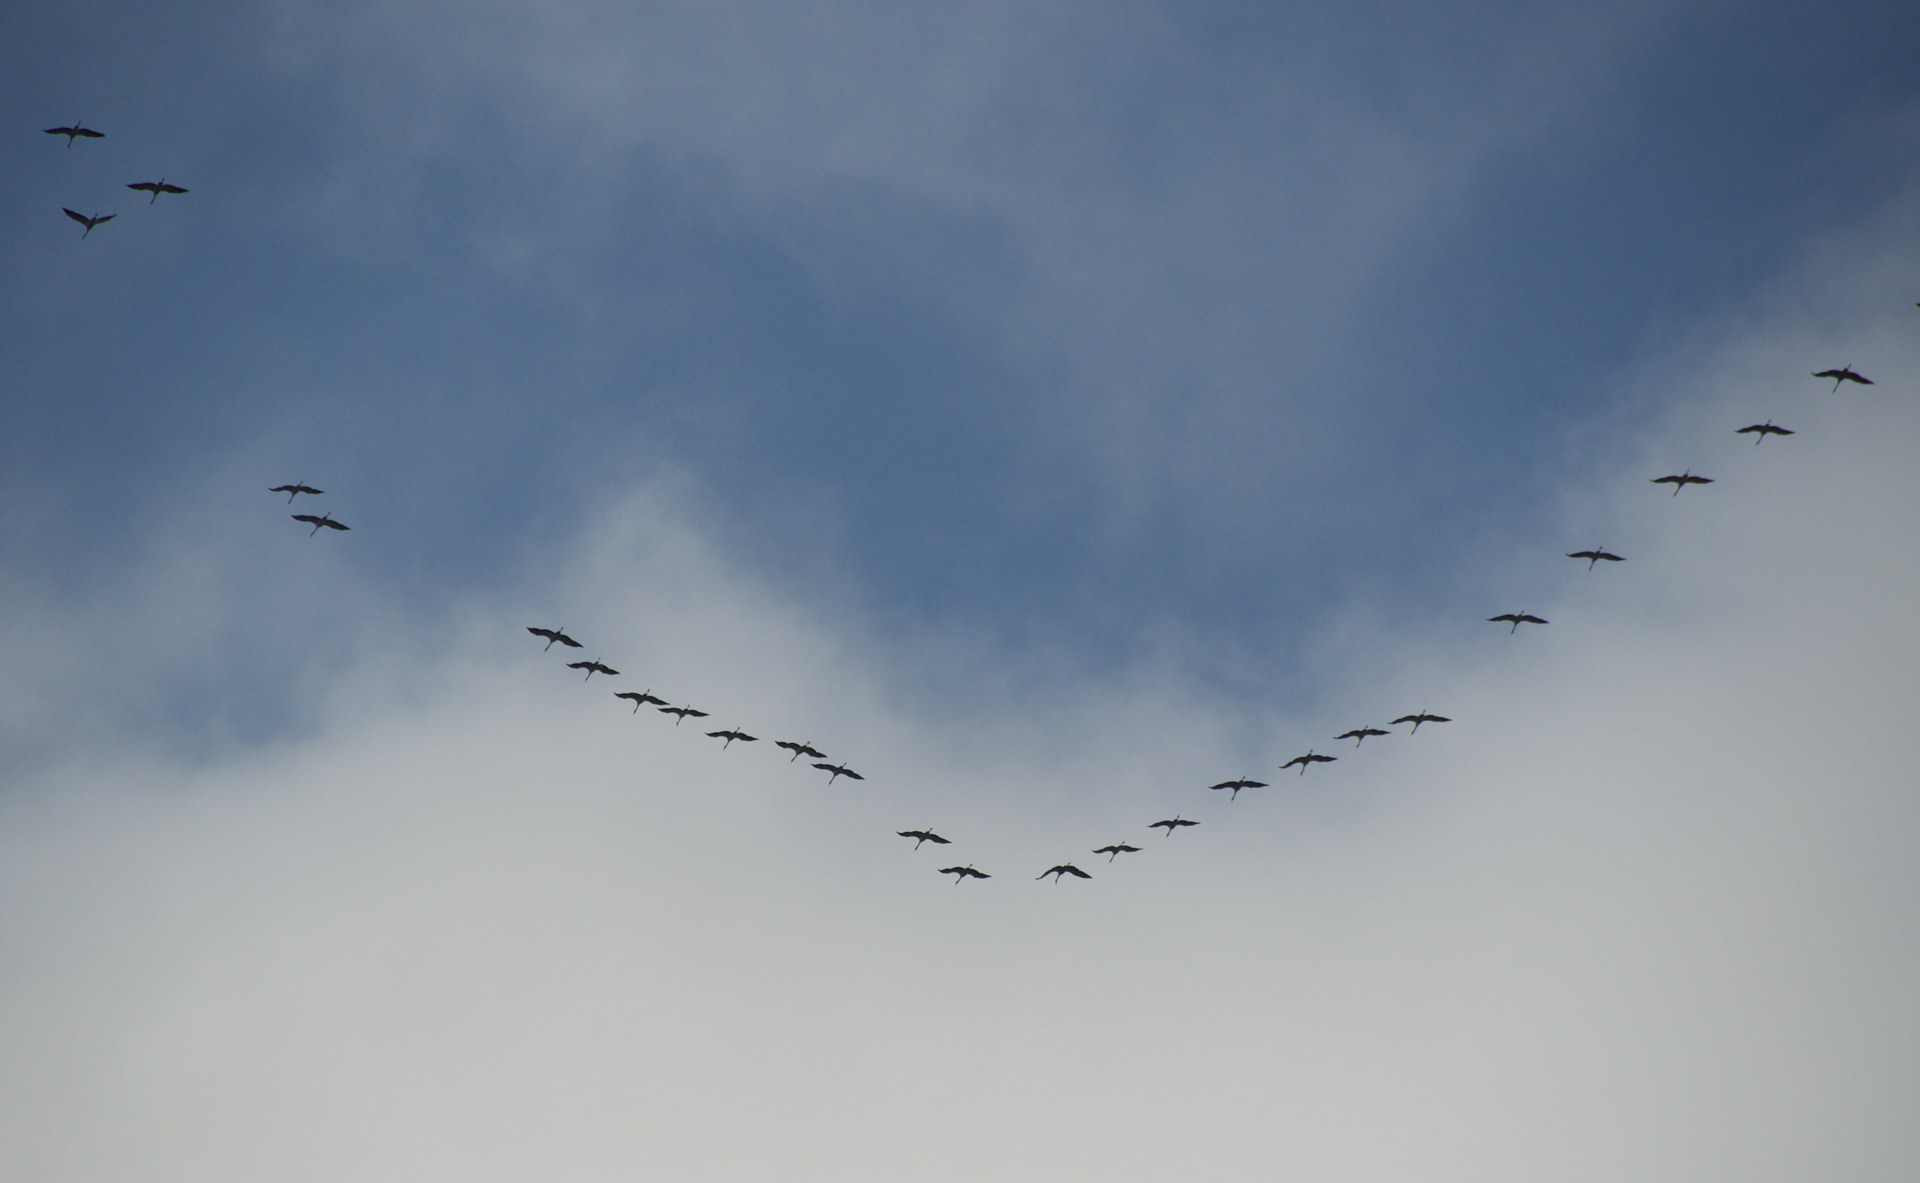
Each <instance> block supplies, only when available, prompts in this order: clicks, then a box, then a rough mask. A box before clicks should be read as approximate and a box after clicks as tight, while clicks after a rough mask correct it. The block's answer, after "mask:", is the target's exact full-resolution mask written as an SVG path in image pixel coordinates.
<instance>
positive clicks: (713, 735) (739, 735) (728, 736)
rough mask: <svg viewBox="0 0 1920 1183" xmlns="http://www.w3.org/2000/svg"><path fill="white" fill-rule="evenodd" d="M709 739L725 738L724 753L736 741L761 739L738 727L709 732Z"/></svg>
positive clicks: (752, 741) (637, 708) (754, 741)
mask: <svg viewBox="0 0 1920 1183" xmlns="http://www.w3.org/2000/svg"><path fill="white" fill-rule="evenodd" d="M633 709H634V710H636V711H637V710H639V709H640V708H639V707H635V708H633ZM707 737H708V738H709V739H722V738H724V739H725V740H726V741H727V742H726V743H723V744H721V745H720V750H721V751H723V752H724V751H726V750H727V749H728V748H730V747H732V746H733V741H734V740H736V739H737V740H739V741H740V742H741V743H756V742H758V740H759V738H760V737H759V736H756V735H748V734H747V733H746V732H744V731H742V730H740V729H739V728H738V727H735V728H733V729H732V730H731V731H709V732H707Z"/></svg>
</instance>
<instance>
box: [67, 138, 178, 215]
mask: <svg viewBox="0 0 1920 1183" xmlns="http://www.w3.org/2000/svg"><path fill="white" fill-rule="evenodd" d="M67 143H69V144H71V143H73V141H72V140H68V141H67ZM127 188H129V189H138V190H140V191H141V192H142V193H151V194H153V196H152V197H149V198H147V204H148V205H152V204H153V203H154V202H156V201H158V200H160V195H161V194H162V193H185V192H186V190H185V189H182V188H181V187H180V186H178V185H169V184H167V178H165V177H161V178H160V179H159V180H157V181H138V182H136V183H134V184H131V185H128V186H127Z"/></svg>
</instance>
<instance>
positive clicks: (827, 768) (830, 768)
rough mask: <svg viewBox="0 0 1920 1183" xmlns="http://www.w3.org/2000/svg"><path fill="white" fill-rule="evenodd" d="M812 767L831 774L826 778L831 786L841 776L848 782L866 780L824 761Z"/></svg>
mask: <svg viewBox="0 0 1920 1183" xmlns="http://www.w3.org/2000/svg"><path fill="white" fill-rule="evenodd" d="M787 763H789V764H791V763H793V761H791V760H789V761H787ZM814 767H815V768H818V769H821V770H822V771H824V772H831V773H833V775H832V776H830V777H828V778H827V783H828V784H832V783H833V782H834V781H836V780H839V779H840V778H841V777H843V776H844V777H846V778H847V779H848V780H865V779H867V778H866V777H864V776H861V775H860V774H859V773H857V772H855V771H854V770H853V769H851V768H848V767H847V766H846V765H845V764H828V763H826V762H825V761H822V762H820V763H817V764H815V765H814Z"/></svg>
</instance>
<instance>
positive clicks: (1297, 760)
mask: <svg viewBox="0 0 1920 1183" xmlns="http://www.w3.org/2000/svg"><path fill="white" fill-rule="evenodd" d="M1339 758H1340V757H1338V756H1322V755H1320V754H1319V753H1318V752H1315V751H1314V750H1313V749H1312V748H1308V749H1307V754H1306V755H1304V756H1295V757H1294V758H1293V759H1291V760H1289V761H1287V762H1286V763H1285V764H1282V765H1281V766H1280V767H1281V769H1283V770H1284V769H1288V768H1292V767H1293V766H1294V765H1296V764H1298V765H1299V766H1300V775H1301V776H1305V775H1306V774H1307V765H1309V764H1331V763H1333V762H1334V761H1335V760H1338V759H1339Z"/></svg>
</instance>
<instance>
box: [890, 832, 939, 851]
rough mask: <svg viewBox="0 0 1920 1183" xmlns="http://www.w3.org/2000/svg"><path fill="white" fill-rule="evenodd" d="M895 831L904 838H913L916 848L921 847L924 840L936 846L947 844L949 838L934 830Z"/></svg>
mask: <svg viewBox="0 0 1920 1183" xmlns="http://www.w3.org/2000/svg"><path fill="white" fill-rule="evenodd" d="M894 833H896V834H898V835H900V836H901V837H902V838H911V839H913V848H914V849H915V850H919V849H920V844H921V843H922V842H931V843H933V844H934V845H935V846H945V845H947V840H946V839H945V838H942V837H941V836H940V835H938V834H936V833H934V832H933V831H932V830H895V831H894Z"/></svg>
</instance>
